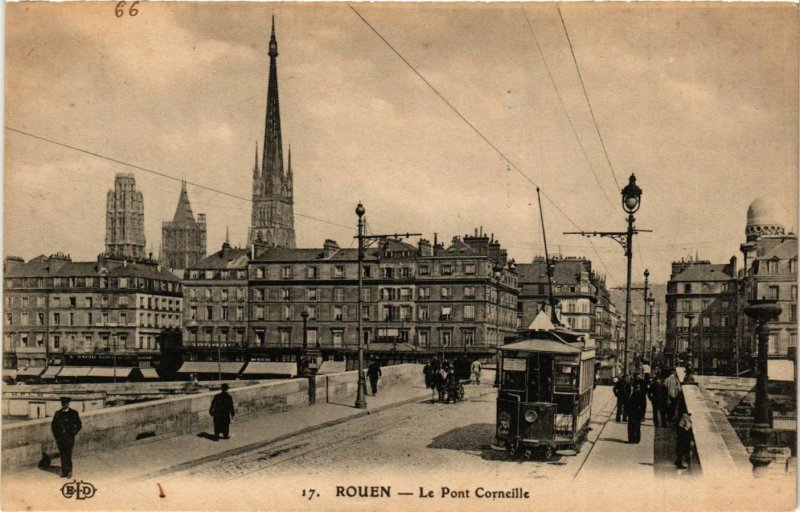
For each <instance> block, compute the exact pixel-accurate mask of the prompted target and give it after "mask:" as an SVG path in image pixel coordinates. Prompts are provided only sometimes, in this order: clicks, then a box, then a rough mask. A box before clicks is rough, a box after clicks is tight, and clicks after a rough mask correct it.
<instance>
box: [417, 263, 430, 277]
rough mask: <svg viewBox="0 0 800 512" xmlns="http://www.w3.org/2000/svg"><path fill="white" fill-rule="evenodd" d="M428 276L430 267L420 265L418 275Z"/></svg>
mask: <svg viewBox="0 0 800 512" xmlns="http://www.w3.org/2000/svg"><path fill="white" fill-rule="evenodd" d="M430 274H431V267H429V266H428V265H420V267H419V275H421V276H429V275H430Z"/></svg>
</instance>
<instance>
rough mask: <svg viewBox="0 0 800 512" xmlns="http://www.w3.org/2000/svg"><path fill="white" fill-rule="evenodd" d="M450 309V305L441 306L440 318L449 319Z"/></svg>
mask: <svg viewBox="0 0 800 512" xmlns="http://www.w3.org/2000/svg"><path fill="white" fill-rule="evenodd" d="M452 310H453V308H451V307H450V306H442V314H441V319H442V320H450V314H451V312H452Z"/></svg>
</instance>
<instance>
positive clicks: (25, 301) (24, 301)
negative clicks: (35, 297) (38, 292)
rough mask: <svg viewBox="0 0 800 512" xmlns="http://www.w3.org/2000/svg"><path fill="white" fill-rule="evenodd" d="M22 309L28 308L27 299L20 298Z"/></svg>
mask: <svg viewBox="0 0 800 512" xmlns="http://www.w3.org/2000/svg"><path fill="white" fill-rule="evenodd" d="M22 307H23V308H27V307H28V297H22Z"/></svg>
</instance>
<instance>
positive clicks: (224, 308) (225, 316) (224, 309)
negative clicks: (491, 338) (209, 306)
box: [222, 306, 228, 320]
mask: <svg viewBox="0 0 800 512" xmlns="http://www.w3.org/2000/svg"><path fill="white" fill-rule="evenodd" d="M222 319H223V320H227V319H228V306H222Z"/></svg>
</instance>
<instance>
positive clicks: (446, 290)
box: [442, 286, 450, 299]
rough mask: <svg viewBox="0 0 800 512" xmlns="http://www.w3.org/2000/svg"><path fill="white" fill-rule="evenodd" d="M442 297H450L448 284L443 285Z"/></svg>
mask: <svg viewBox="0 0 800 512" xmlns="http://www.w3.org/2000/svg"><path fill="white" fill-rule="evenodd" d="M442 298H443V299H449V298H450V288H448V287H447V286H442Z"/></svg>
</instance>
